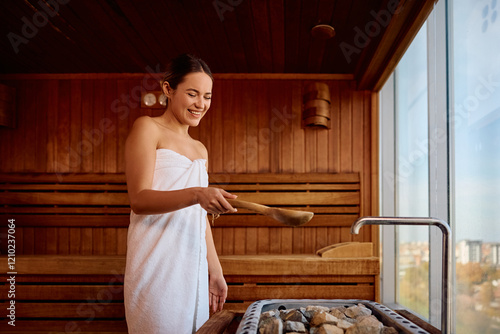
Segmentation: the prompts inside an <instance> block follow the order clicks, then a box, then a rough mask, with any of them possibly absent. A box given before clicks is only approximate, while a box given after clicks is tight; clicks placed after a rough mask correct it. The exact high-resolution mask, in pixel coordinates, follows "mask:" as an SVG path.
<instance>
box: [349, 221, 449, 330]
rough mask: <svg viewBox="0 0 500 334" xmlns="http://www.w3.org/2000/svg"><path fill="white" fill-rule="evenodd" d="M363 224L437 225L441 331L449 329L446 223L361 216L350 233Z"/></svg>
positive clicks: (354, 232)
mask: <svg viewBox="0 0 500 334" xmlns="http://www.w3.org/2000/svg"><path fill="white" fill-rule="evenodd" d="M363 225H427V226H437V227H439V229H440V230H441V232H442V235H443V243H442V250H443V260H442V287H441V333H444V334H447V333H449V332H450V329H451V307H450V293H449V289H450V288H451V286H452V284H451V278H452V275H451V248H450V239H451V229H450V226H449V225H448V223H446V222H445V221H444V220H441V219H439V218H432V217H361V218H359V219H358V220H356V221H355V222H354V223H353V224H352V226H351V233H352V234H358V233H359V229H360V228H361V226H363Z"/></svg>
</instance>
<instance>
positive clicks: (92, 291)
mask: <svg viewBox="0 0 500 334" xmlns="http://www.w3.org/2000/svg"><path fill="white" fill-rule="evenodd" d="M8 288H9V287H8V286H6V285H4V286H2V287H0V292H1V293H2V296H7V291H8ZM17 300H19V301H25V300H80V301H86V300H95V301H97V302H101V303H102V302H106V303H108V302H111V301H114V300H121V301H123V286H111V285H60V284H59V285H46V284H44V285H26V286H24V285H23V286H21V287H19V288H18V289H16V301H17Z"/></svg>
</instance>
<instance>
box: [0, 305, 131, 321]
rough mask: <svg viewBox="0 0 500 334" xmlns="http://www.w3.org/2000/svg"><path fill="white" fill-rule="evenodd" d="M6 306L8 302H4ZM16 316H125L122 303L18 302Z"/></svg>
mask: <svg viewBox="0 0 500 334" xmlns="http://www.w3.org/2000/svg"><path fill="white" fill-rule="evenodd" d="M2 307H5V308H6V303H2ZM16 317H19V318H73V319H112V318H121V319H124V318H125V307H124V305H123V304H122V303H119V304H118V303H116V304H115V303H92V302H85V304H84V303H57V304H55V303H54V304H52V303H50V304H49V303H23V302H20V303H16Z"/></svg>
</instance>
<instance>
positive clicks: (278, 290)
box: [227, 284, 374, 300]
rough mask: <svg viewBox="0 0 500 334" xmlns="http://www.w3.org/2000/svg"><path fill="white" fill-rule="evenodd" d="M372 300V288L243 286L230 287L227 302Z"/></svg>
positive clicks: (295, 285) (284, 285) (281, 285)
mask: <svg viewBox="0 0 500 334" xmlns="http://www.w3.org/2000/svg"><path fill="white" fill-rule="evenodd" d="M274 298H276V299H307V298H311V299H352V298H357V299H366V300H373V299H374V289H373V286H369V285H366V286H358V285H352V286H349V285H297V284H293V285H286V284H280V285H267V286H266V285H263V284H258V285H254V284H253V285H244V286H237V285H235V286H230V287H229V290H228V295H227V299H229V300H260V299H274Z"/></svg>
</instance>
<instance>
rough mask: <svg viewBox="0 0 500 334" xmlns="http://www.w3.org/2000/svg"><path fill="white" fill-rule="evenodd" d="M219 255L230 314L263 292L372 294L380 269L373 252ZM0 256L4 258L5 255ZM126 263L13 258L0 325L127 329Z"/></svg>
mask: <svg viewBox="0 0 500 334" xmlns="http://www.w3.org/2000/svg"><path fill="white" fill-rule="evenodd" d="M220 260H221V263H222V267H223V270H224V274H225V277H226V280H227V282H228V286H229V292H228V299H227V303H226V305H225V309H226V310H230V311H233V312H235V313H244V311H245V310H246V308H247V307H248V306H249V305H250V304H251V303H252V302H254V301H255V300H260V299H269V298H308V299H309V298H322V299H323V298H326V299H339V298H340V299H344V298H345V299H349V298H359V299H368V300H376V299H377V293H376V291H377V290H378V279H379V272H380V269H379V261H378V258H376V257H372V258H358V259H355V258H352V259H331V258H321V257H319V256H312V255H289V256H281V255H275V256H247V255H241V256H221V257H220ZM0 261H2V263H5V264H6V263H7V259H6V257H5V256H3V257H1V258H0ZM4 268H5V266H4ZM124 269H125V257H124V256H72V255H69V256H68V255H66V256H59V255H21V256H17V257H16V263H15V270H16V272H17V274H15V275H14V276H15V281H16V286H15V299H14V298H12V299H14V300H15V305H16V322H15V324H16V326H15V327H10V326H7V325H6V323H7V321H8V319H6V318H5V313H3V314H1V315H0V321H1V324H0V331H9V332H25V333H33V330H34V329H36V330H37V331H38V332H40V333H54V332H62V333H64V332H66V333H72V332H81V333H84V332H106V333H123V332H126V331H127V326H126V322H125V311H124V306H123V273H124ZM8 271H9V270H8V269H6V270H4V271H2V272H5V273H6V272H8ZM8 277H10V275H6V274H2V275H0V279H1V285H0V296H1V297H0V300H1V303H2V306H1V307H2V308H3V309H4V310H5V309H6V308H7V307H8V305H9V304H8V303H9V302H10V298H7V296H8V290H9V289H10V285H9V284H8V282H7V278H8Z"/></svg>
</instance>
